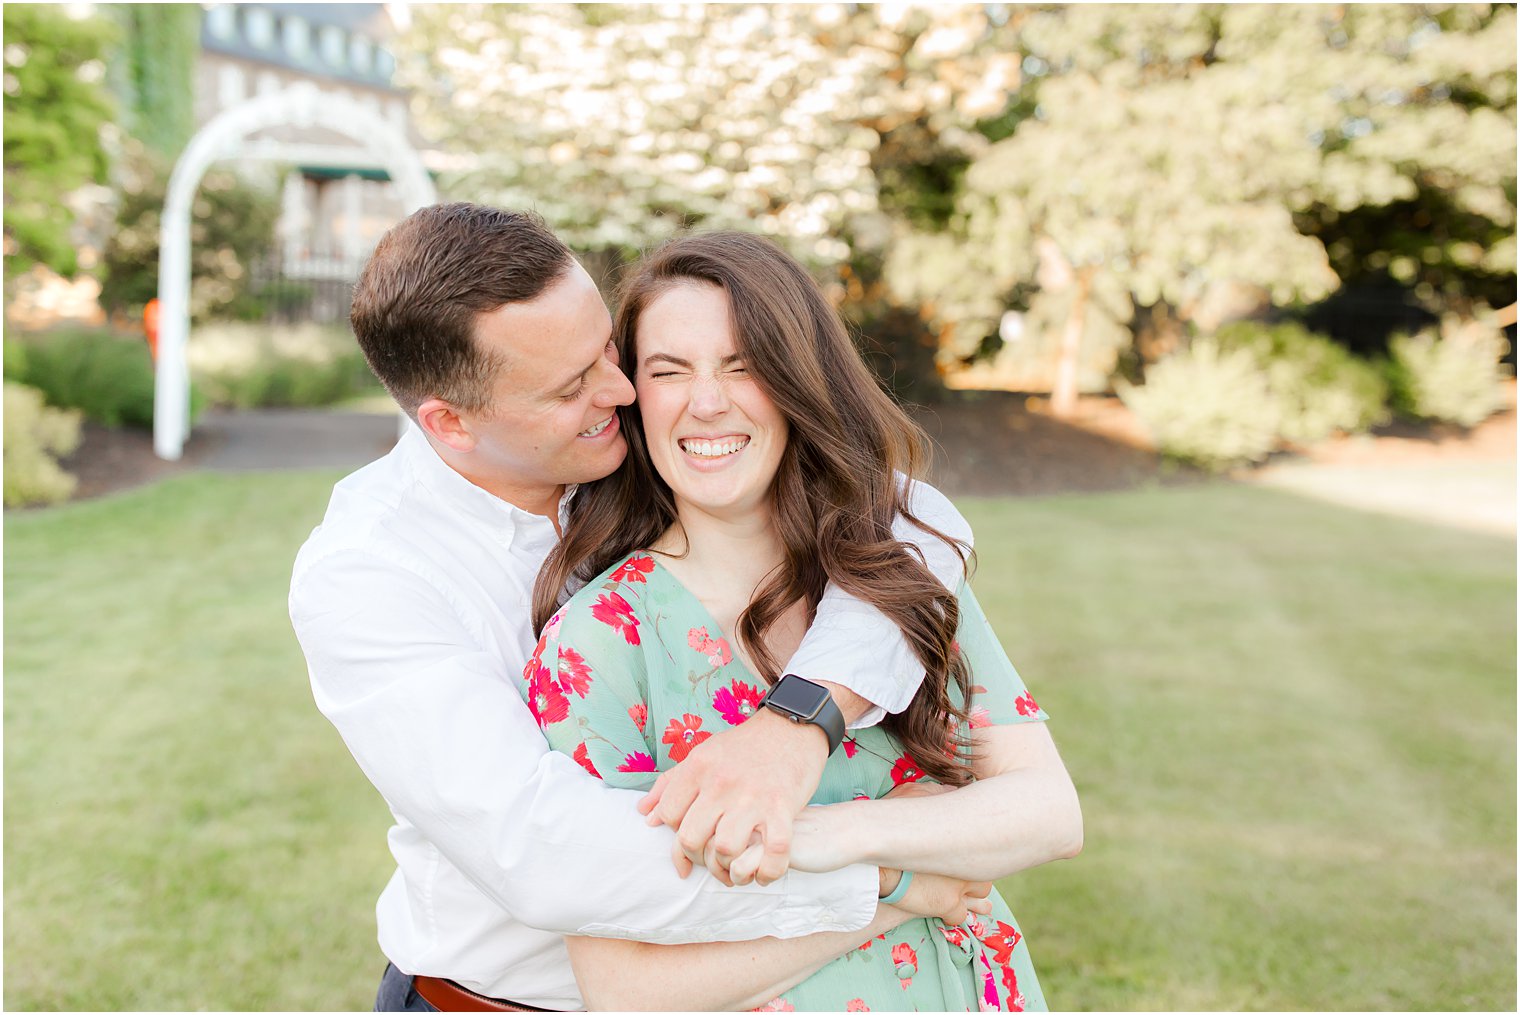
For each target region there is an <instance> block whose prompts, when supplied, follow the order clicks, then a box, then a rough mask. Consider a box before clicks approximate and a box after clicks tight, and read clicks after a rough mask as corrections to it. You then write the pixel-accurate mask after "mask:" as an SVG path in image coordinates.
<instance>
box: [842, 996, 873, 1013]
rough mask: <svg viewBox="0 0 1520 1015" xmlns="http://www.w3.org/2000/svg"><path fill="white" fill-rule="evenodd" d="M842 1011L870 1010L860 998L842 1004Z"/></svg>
mask: <svg viewBox="0 0 1520 1015" xmlns="http://www.w3.org/2000/svg"><path fill="white" fill-rule="evenodd" d="M844 1010H845V1011H870V1010H871V1009H870V1008H869V1007H867V1006H866V1003H865V1002H864V1001H862V1000H861V999H860V998H858V997H856V998H851V999H850V1000H848V1001H846V1002H845V1003H844Z"/></svg>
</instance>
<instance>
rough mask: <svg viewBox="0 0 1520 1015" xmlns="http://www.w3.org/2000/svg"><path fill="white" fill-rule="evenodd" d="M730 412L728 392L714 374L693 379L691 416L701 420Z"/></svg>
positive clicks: (699, 375)
mask: <svg viewBox="0 0 1520 1015" xmlns="http://www.w3.org/2000/svg"><path fill="white" fill-rule="evenodd" d="M727 410H728V391H727V390H726V389H725V388H724V387H723V382H722V380H720V379H719V378H718V377H717V376H715V375H713V374H698V375H697V376H695V377H693V378H692V379H691V414H692V415H693V416H696V417H698V418H700V419H710V418H712V417H714V416H720V415H722V414H723V413H724V412H726V411H727Z"/></svg>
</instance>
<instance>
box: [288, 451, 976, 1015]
mask: <svg viewBox="0 0 1520 1015" xmlns="http://www.w3.org/2000/svg"><path fill="white" fill-rule="evenodd" d="M913 509H914V512H915V514H917V515H918V516H919V517H920V518H921V519H922V520H924V521H925V522H927V523H928V524H930V525H933V526H934V527H936V528H938V529H940V530H941V531H944V532H947V533H948V534H951V535H954V536H958V537H961V538H965V539H967V540H968V541H969V538H970V531H969V529H968V528H967V526H966V524H965V522H964V520H963V519H962V518H961V517H960V515H959V513H958V512H956V510H955V508H954V507H952V506H951V505H950V503H949V502H948V501H947V500H945V499H944V498H943V497H942V496H941V495H940V494H939V493H938V492H937V491H935V490H933V489H932V488H930V487H924V486H921V485H918V486H915V491H914V500H913ZM909 531H911V532H913V533H917V530H916V529H913V530H909V529H908V527H907V526H906V525H904V526H903V531H902V532H900V533H899V535H900V537H902V538H910V537H909ZM920 535H921V534H920ZM556 539H557V535H556V532H555V528H554V525H553V523H552V522H551V521H550V520H549V519H548V518H545V517H543V516H540V515H533V514H529V513H527V512H525V511H522V510H520V509H518V508H516V507H514V506H512V505H510V504H508V503H506V502H505V501H503V500H501V499H499V498H497V497H495V496H493V495H491V494H489V493H487V492H486V491H484V490H482V489H480V488H479V487H476V486H475V485H473V484H472V483H470V482H469V481H468V480H466V479H465V478H464V477H462V476H460V475H459V474H458V473H456V472H454V470H452V469H451V468H449V467H448V465H446V464H445V463H444V462H443V460H442V459H441V458H439V457H438V455H437V453H436V452H435V451H434V450H433V449H432V447H431V446H430V445H429V444H428V443H427V439H426V438H425V437H424V436H423V435H422V432H421V431H420V430H418V429H417V428H416V427H415V426H412V427H408V428H407V432H406V434H405V435H404V436H403V437H402V438H401V440H400V441H399V442H398V443H397V445H396V447H395V449H394V450H392V451H391V452H390V454H388V455H386V456H385V457H384V458H381V459H380V460H379V461H376V462H373V463H371V464H370V465H368V466H366V467H364V468H363V469H360V470H359V471H358V472H356V473H354V474H353V475H351V476H349V477H348V478H346V479H344V480H343V481H341V482H340V483H338V485H337V486H336V487H335V488H334V490H333V496H332V500H331V502H330V503H329V505H328V509H327V514H326V516H325V518H324V519H323V521H322V524H321V525H320V526H319V527H318V528H317V529H316V530H315V531H314V532H313V533H312V535H311V538H310V539H309V540H308V541H307V542H306V545H305V546H304V547H302V549H301V552H300V555H299V556H298V557H297V558H296V564H295V572H294V575H293V577H292V579H291V586H290V617H291V621H292V622H293V624H294V626H295V630H296V635H297V636H298V637H299V638H300V641H301V647H302V649H303V650H304V651H305V653H306V660H307V663H308V666H309V668H310V671H311V683H312V690H313V693H314V695H315V698H316V702H317V707H318V708H320V709H321V711H322V713H323V714H324V715H325V716H327V718H328V719H329V720H330V721H331V722H332V724H333V725H334V726H336V727H337V729H338V732H339V733H340V734H341V735H342V736H343V740H344V742H345V743H346V744H347V745H348V748H349V750H350V751H352V752H353V755H354V758H355V759H356V760H357V761H358V762H359V766H360V768H362V769H363V770H364V774H365V775H367V776H368V777H369V779H370V781H371V782H372V783H374V785H375V787H376V788H377V789H378V790H379V791H380V794H381V796H383V797H384V798H385V801H386V803H387V804H388V805H389V806H390V809H391V813H392V815H393V816H394V818H395V825H394V826H393V827H392V828H391V830H390V836H389V838H390V848H391V853H392V854H393V855H394V856H395V858H396V873H395V875H394V876H393V877H392V878H391V880H390V883H389V884H388V885H387V886H386V888H385V890H384V891H383V892H382V893H381V895H380V901H379V903H378V904H377V906H376V916H377V918H378V921H379V941H380V948H381V950H382V951H383V952H384V953H385V955H386V957H387V958H389V959H390V960H391V961H392V962H393V963H395V964H396V966H397V967H398V968H399V969H401V970H402V971H404V972H407V973H413V974H426V975H432V976H441V977H447V978H449V979H452V980H456V981H458V982H459V983H462V984H464V985H465V986H467V987H469V988H471V989H472V990H475V991H478V992H480V993H482V994H486V995H489V996H493V997H502V998H510V999H513V1000H516V1001H519V1002H523V1003H526V1004H531V1005H534V1006H538V1007H544V1008H561V1009H569V1008H576V1007H579V1006H580V1005H581V1000H580V997H579V994H578V992H577V990H576V986H575V979H574V976H573V975H572V973H571V970H570V960H569V956H568V954H567V952H566V950H565V945H564V941H563V938H562V935H564V934H587V935H595V936H598V937H618V938H633V939H637V940H641V941H652V942H659V943H665V944H678V943H686V942H692V941H740V940H751V939H754V938H759V937H766V936H775V937H795V936H799V935H803V934H809V933H812V932H815V931H822V930H853V929H858V928H860V927H862V926H864V925H865V924H866V923H868V922H869V921H870V919H871V917H872V915H873V914H874V912H875V908H876V892H877V877H876V871H875V868H873V867H866V866H862V865H856V866H854V867H851V868H847V869H845V870H842V871H837V872H834V873H832V874H800V873H795V872H794V873H790V874H788V875H787V876H786V877H784V878H783V879H781V880H780V881H778V882H776V883H775V884H772V885H769V886H767V887H764V888H761V887H759V886H754V885H751V886H748V887H745V888H725V887H723V886H722V885H721V884H720V883H719V882H717V881H716V880H715V879H713V878H712V877H710V876H709V875H707V874H706V872H705V871H698V872H696V873H693V874H692V876H691V877H689V878H687V879H686V880H684V881H683V880H681V879H680V878H678V877H677V876H676V874H675V869H674V867H673V865H672V863H671V860H670V851H671V845H672V842H673V837H672V833H671V832H670V831H669V830H668V829H666V828H650V827H648V826H647V825H646V824H645V822H644V818H643V817H642V816H641V815H640V814H638V812H637V811H636V810H635V807H634V805H635V803H636V801H637V800H638V799H639V797H640V796H641V795H642V794H640V793H636V792H632V791H629V790H621V789H613V788H610V787H608V786H606V785H604V784H603V783H602V782H601V781H599V780H597V779H595V778H593V777H592V776H590V775H589V774H587V773H586V772H585V771H584V770H583V769H581V768H580V766H578V765H577V764H576V763H575V762H574V761H572V760H571V759H570V758H568V757H566V756H564V755H562V754H558V753H554V752H551V751H550V750H549V749H548V747H547V745H546V744H545V742H544V739H543V736H542V735H541V734H540V732H539V729H538V726H537V725H536V724H535V723H534V721H533V717H532V716H531V715H530V714H529V712H528V709H527V706H526V705H525V704H524V703H523V701H522V698H521V697H520V695H519V694H518V692H517V689H516V687H515V685H514V683H513V680H514V678H515V677H516V676H517V675H518V674H520V672H521V670H522V666H523V663H524V661H525V660H526V659H527V658H528V656H529V655H530V654H531V653H532V650H533V646H534V644H535V643H536V641H537V639H536V637H535V635H534V633H533V630H532V622H531V616H530V613H531V602H532V593H533V583H534V579H535V578H536V577H537V575H538V571H539V568H540V567H541V566H542V564H543V562H544V560H545V558H546V557H547V555H548V553H549V551H550V550H551V549H552V548H553V546H554V543H555V540H556ZM922 548H923V549H924V551H925V553H926V555H927V556H928V557H929V560H930V566H931V567H933V568H934V570H935V572H936V573H937V574H939V575H941V576H943V577H945V578H946V579H947V583H948V580H949V579H952V578H958V575H959V567H960V563H959V560H958V559H957V558H956V557H955V555H954V553H953V552H952V551H950V550H949V548H948V547H946V546H944V544H943V542H942V541H940V540H938V539H932V538H928V539H924V541H923V543H922ZM813 629H814V630H815V631H819V632H825V634H824V636H820V637H814V636H812V635H811V634H810V635H809V637H808V638H807V639H806V640H805V641H804V642H803V644H802V646H801V647H800V648H799V649H798V652H797V654H796V655H795V656H794V657H793V658H792V660H791V663H790V665H789V666H788V667H787V671H788V672H795V673H798V674H800V675H803V676H810V677H812V678H814V679H819V680H830V681H834V682H837V683H840V684H843V685H845V686H847V687H849V688H850V689H851V690H853V691H855V692H856V693H857V694H860V695H861V696H863V697H865V698H867V699H868V700H870V701H873V702H875V703H876V704H877V705H880V706H885V707H886V708H889V709H892V710H893V711H899V710H901V709H902V708H904V707H906V705H907V703H908V701H909V700H911V698H912V696H913V694H914V692H915V691H916V690H917V687H918V684H919V682H920V681H921V680H922V677H923V669H922V667H921V666H919V665H918V664H917V662H916V660H915V658H914V656H913V654H912V652H911V650H910V649H909V648H908V646H907V644H906V643H905V642H904V640H903V638H902V636H901V634H900V632H899V631H898V629H897V628H896V626H895V625H893V624H892V623H891V622H890V621H888V620H887V619H886V618H885V617H883V616H882V615H881V614H879V613H877V612H876V611H875V610H873V609H871V608H869V607H867V606H865V605H864V604H863V603H861V602H859V601H858V600H855V599H852V598H850V597H849V596H846V595H845V594H843V593H841V592H838V591H836V590H832V589H831V591H830V592H829V593H828V594H827V595H826V596H825V597H824V600H823V602H821V603H820V604H819V607H818V611H817V619H816V621H815V623H814V628H813ZM878 715H879V712H878ZM857 725H858V724H857Z"/></svg>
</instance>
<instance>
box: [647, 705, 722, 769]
mask: <svg viewBox="0 0 1520 1015" xmlns="http://www.w3.org/2000/svg"><path fill="white" fill-rule="evenodd" d="M710 736H712V734H711V733H703V732H702V717H701V716H699V715H692V714H691V713H690V712H687V713H686V714H685V715H683V716H681V718H679V719H672V720H670V725H669V726H666V727H665V735H664V736H663V737H661V738H660V742H661V743H663V744H669V745H670V760H671V761H675V762H681V761H685V760H686V756H687V755H688V754H690V753H691V749H692V748H693V747H695V746H697V745H698V744H700V743H701V742H702V741H704V740H706V739H707V738H708V737H710Z"/></svg>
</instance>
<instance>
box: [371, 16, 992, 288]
mask: <svg viewBox="0 0 1520 1015" xmlns="http://www.w3.org/2000/svg"><path fill="white" fill-rule="evenodd" d="M988 38H989V22H988V19H987V14H986V11H985V10H984V9H983V8H981V7H977V6H972V5H954V6H945V7H936V8H929V9H924V10H917V9H913V8H910V7H908V6H907V5H893V6H890V7H884V8H877V7H864V8H856V7H855V6H854V5H848V6H847V5H843V4H797V5H782V4H774V5H772V4H735V5H718V4H707V5H703V4H689V5H679V6H672V5H647V4H630V5H611V4H545V5H516V4H503V5H481V4H457V5H437V6H427V7H419V8H417V9H415V10H414V13H413V23H412V26H411V28H410V30H409V31H408V32H407V34H406V36H405V37H404V38H403V40H402V42H401V47H400V48H401V49H402V50H403V51H404V52H410V53H411V54H412V55H411V57H410V58H406V57H403V59H402V60H401V63H400V69H399V77H400V79H401V81H402V83H404V84H405V85H406V86H408V87H410V88H412V89H414V91H415V93H416V95H417V96H418V99H419V106H420V109H419V112H418V119H419V125H420V126H421V127H422V128H423V129H424V130H425V131H427V132H428V133H430V134H431V135H432V136H434V137H436V138H438V139H439V140H440V141H441V142H442V144H443V145H444V146H445V147H452V148H455V149H457V150H459V151H460V152H461V160H460V163H461V169H460V171H458V172H456V173H454V174H451V175H450V177H448V178H447V179H446V180H445V184H446V187H447V188H448V189H450V190H451V191H453V192H454V193H460V194H468V195H470V196H472V197H474V198H477V199H480V200H486V201H492V202H495V203H500V204H508V205H515V206H522V205H532V206H535V207H537V209H538V210H539V211H540V212H541V213H542V214H543V215H544V216H545V217H546V218H547V219H548V221H549V222H550V224H551V225H553V226H554V227H555V228H556V229H557V230H558V231H559V232H560V233H561V235H563V236H564V237H565V238H566V239H567V240H568V241H569V242H571V243H572V244H574V245H576V246H579V247H582V248H587V249H598V248H619V249H626V250H637V249H639V248H642V247H644V246H646V245H648V244H651V243H654V242H658V241H659V240H661V239H663V238H665V237H667V236H670V235H672V234H673V233H675V232H677V231H679V230H681V229H684V228H689V227H693V226H697V225H700V226H702V227H704V228H723V227H729V228H745V229H753V230H758V231H760V232H763V233H766V234H769V235H771V236H773V237H776V238H777V239H778V240H780V241H781V242H783V243H785V244H787V245H788V246H790V247H791V249H792V250H793V251H794V252H795V253H797V254H798V255H799V256H801V257H803V258H804V259H806V260H808V261H809V262H811V263H813V264H815V265H820V266H826V265H832V264H837V263H839V262H842V261H844V260H845V259H847V258H848V257H849V255H850V253H851V250H852V245H853V244H854V243H855V242H857V239H858V235H857V234H860V233H861V232H862V231H864V232H866V233H871V232H872V231H873V230H872V228H871V227H870V223H871V221H872V220H874V219H879V218H880V214H879V212H880V209H879V207H878V201H877V181H876V175H875V172H876V166H875V165H874V164H873V154H874V153H875V152H876V151H877V150H878V147H879V146H880V144H881V138H882V137H883V136H884V135H886V134H889V133H890V132H891V131H893V130H895V129H897V128H899V127H902V126H904V125H906V124H909V123H915V122H916V123H920V124H922V125H923V126H924V128H925V129H929V130H937V129H939V128H940V127H941V126H943V125H944V124H946V123H949V122H952V121H953V122H959V121H961V120H963V119H965V116H964V115H963V113H962V112H960V110H962V109H969V110H971V111H972V112H973V113H975V112H976V111H977V110H980V109H982V108H983V107H987V109H988V110H989V111H990V112H997V111H999V110H1001V109H1002V107H1003V105H1005V104H1006V101H1007V94H1008V91H1009V89H1010V88H1011V87H1012V85H1013V84H1016V82H1017V77H1018V63H1017V58H1016V57H1013V56H1010V55H1009V54H1008V53H1007V51H1006V47H1003V48H1002V49H1001V50H1000V49H999V48H998V47H995V46H992V45H990V44H989V43H988ZM909 170H911V167H907V166H905V167H904V171H905V172H907V171H909ZM899 189H901V188H899ZM874 232H875V233H878V234H879V233H881V232H882V229H881V225H880V223H879V222H878V223H877V225H876V227H875V229H874ZM866 242H867V245H869V243H870V241H869V240H867V241H866Z"/></svg>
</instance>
